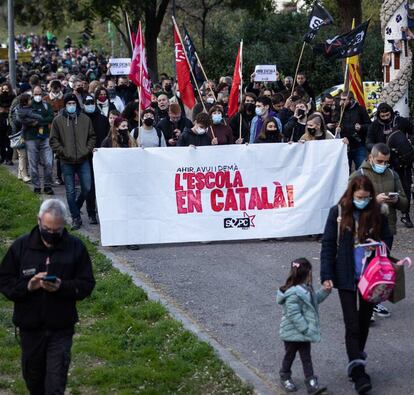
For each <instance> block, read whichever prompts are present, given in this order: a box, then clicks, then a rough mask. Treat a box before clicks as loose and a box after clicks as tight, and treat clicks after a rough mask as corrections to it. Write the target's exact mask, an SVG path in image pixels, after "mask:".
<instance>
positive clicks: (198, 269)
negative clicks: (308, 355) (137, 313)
mask: <svg viewBox="0 0 414 395" xmlns="http://www.w3.org/2000/svg"><path fill="white" fill-rule="evenodd" d="M55 191H56V193H57V196H58V197H60V198H62V199H63V200H64V201H65V198H64V187H63V186H59V187H55ZM83 211H84V214H83V222H84V226H83V228H82V230H81V232H82V233H83V234H85V235H87V236H88V237H90V238H91V239H92V240H98V239H99V226H96V225H95V226H92V225H89V224H88V219H87V216H86V215H85V212H86V210H85V209H83ZM413 235H414V230H413V229H406V228H404V227H403V226H402V225H399V227H398V235H397V238H396V240H395V243H394V249H393V255H394V256H396V257H404V256H407V255H408V256H411V257H414V246H413V241H414V239H413ZM101 250H102V251H103V252H107V253H109V254H110V255H111V254H112V255H114V256H116V257H117V258H119V259H120V260H122V261H123V262H125V264H126V265H127V266H128V267H129V269H130V270H131V272H132V273H136V274H137V275H138V276H139V278H140V279H142V280H143V281H144V282H145V283H146V284H148V285H149V286H151V287H153V288H155V289H156V290H157V291H158V292H159V293H160V294H161V295H164V296H165V298H166V299H167V300H170V301H171V302H172V303H173V304H174V305H175V306H177V307H178V308H179V309H181V310H182V311H183V312H184V313H185V314H186V315H187V316H188V317H190V318H191V319H192V320H194V321H195V322H196V323H197V324H198V325H199V326H200V327H202V328H203V329H204V330H205V331H206V332H207V333H208V335H210V336H211V337H212V338H213V339H215V341H216V342H217V343H219V344H221V345H222V346H223V347H224V349H227V350H228V351H230V352H231V353H232V354H233V355H234V356H235V357H236V358H237V359H238V360H239V361H240V362H241V363H242V364H244V365H245V366H246V367H248V368H249V369H251V370H252V371H253V372H255V373H256V374H257V375H259V376H260V377H261V378H263V380H264V382H266V383H268V387H269V389H270V390H269V391H270V393H274V394H281V393H283V392H282V391H281V389H280V387H278V370H279V366H280V362H281V359H282V357H283V344H282V342H281V341H280V339H279V337H278V329H279V323H280V319H281V308H280V306H278V305H277V304H276V298H275V295H276V291H277V289H278V287H279V286H280V285H282V284H283V283H284V280H285V279H286V277H287V273H288V271H289V264H290V262H291V261H292V259H295V258H298V257H306V258H308V259H309V260H310V261H311V262H312V264H313V267H314V286H315V287H317V286H318V283H319V254H320V244H319V243H318V242H316V241H314V240H313V239H311V238H309V237H304V238H296V239H283V240H266V241H242V242H226V243H211V244H198V243H197V244H182V245H156V246H154V245H151V246H143V247H142V248H141V249H140V250H138V251H132V250H128V249H126V248H125V247H106V248H102V249H101ZM413 279H414V268H413V269H411V270H406V288H407V297H406V299H405V300H403V301H402V302H400V303H398V304H396V305H392V304H391V303H387V304H386V305H387V307H389V308H390V311H391V317H390V318H382V319H381V318H377V320H376V322H375V323H374V324H373V325H372V327H371V330H370V334H369V339H368V344H367V348H366V351H367V352H368V365H367V372H368V373H369V374H370V375H371V378H372V383H373V387H374V389H373V390H372V391H371V394H376V395H397V394H398V395H408V394H412V393H414V375H413V373H412V372H413V365H414V364H413V355H414V340H413V336H412V328H413V326H414V302H413V292H414V286H413V284H412V282H413ZM320 319H321V327H322V341H321V343H319V344H315V345H314V346H313V348H312V356H313V363H314V369H315V373H316V374H317V376H318V377H319V380H320V382H321V383H322V384H326V385H327V386H328V388H329V390H330V393H331V394H338V395H345V394H353V393H355V391H354V390H353V389H352V385H351V383H350V382H349V381H348V379H347V377H346V365H347V357H346V353H345V342H344V325H343V320H342V314H341V309H340V305H339V300H338V295H337V292H336V291H334V292H333V293H332V294H331V295H330V296H329V297H328V299H327V300H326V301H325V302H324V303H323V304H322V305H321V306H320ZM293 377H294V380H295V381H296V382H297V384H298V386H299V387H300V389H299V392H297V393H298V394H299V395H301V394H305V393H306V391H305V388H304V383H303V373H302V369H301V363H300V361H299V358H298V359H297V360H296V361H295V363H294V367H293Z"/></svg>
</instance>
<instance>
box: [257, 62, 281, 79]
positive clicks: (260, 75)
mask: <svg viewBox="0 0 414 395" xmlns="http://www.w3.org/2000/svg"><path fill="white" fill-rule="evenodd" d="M254 73H255V76H254V80H255V81H256V82H267V81H276V73H277V70H276V65H257V66H256V67H255V69H254Z"/></svg>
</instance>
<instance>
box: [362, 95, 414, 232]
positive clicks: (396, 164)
mask: <svg viewBox="0 0 414 395" xmlns="http://www.w3.org/2000/svg"><path fill="white" fill-rule="evenodd" d="M394 131H401V132H402V133H403V134H404V136H405V139H404V140H405V142H404V140H401V141H400V144H405V145H406V147H402V150H400V149H399V150H398V151H400V152H405V150H407V149H409V148H410V144H411V145H413V144H414V126H413V124H412V122H411V121H410V120H409V119H408V118H404V117H401V116H400V115H399V114H398V113H395V112H394V110H393V109H392V107H391V106H390V105H388V104H387V103H381V104H379V105H378V108H377V114H376V118H375V120H374V122H372V124H371V125H370V126H369V128H368V134H367V149H368V150H370V149H372V147H373V146H374V144H377V143H386V144H388V142H389V137H390V136H391V134H392V133H393V132H394ZM407 147H408V148H407ZM390 166H391V167H392V168H393V170H395V171H396V172H397V173H398V175H399V177H400V180H401V183H402V185H403V188H404V191H405V194H406V196H407V199H408V208H407V210H406V211H405V212H403V216H402V218H401V221H402V222H403V223H404V225H405V226H406V227H407V228H413V227H414V225H413V223H412V221H411V218H410V213H409V207H410V204H411V183H412V163H411V162H410V161H408V163H407V162H403V161H400V160H399V158H398V157H397V155H395V154H394V151H392V150H391V158H390Z"/></svg>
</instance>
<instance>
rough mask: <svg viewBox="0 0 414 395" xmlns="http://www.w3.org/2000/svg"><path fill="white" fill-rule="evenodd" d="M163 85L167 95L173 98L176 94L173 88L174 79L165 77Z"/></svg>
mask: <svg viewBox="0 0 414 395" xmlns="http://www.w3.org/2000/svg"><path fill="white" fill-rule="evenodd" d="M161 87H162V90H163V91H164V92H165V94H166V95H167V97H168V99H171V98H172V97H173V96H174V93H173V89H172V88H173V84H172V80H171V79H170V78H164V79H163V80H162V81H161Z"/></svg>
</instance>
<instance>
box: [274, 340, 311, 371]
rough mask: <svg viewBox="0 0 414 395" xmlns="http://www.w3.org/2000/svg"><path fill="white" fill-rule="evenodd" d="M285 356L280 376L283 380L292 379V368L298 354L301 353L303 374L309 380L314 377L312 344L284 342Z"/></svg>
mask: <svg viewBox="0 0 414 395" xmlns="http://www.w3.org/2000/svg"><path fill="white" fill-rule="evenodd" d="M284 343H285V351H286V352H285V356H284V358H283V361H282V368H281V369H280V372H279V373H280V376H281V377H282V379H288V378H290V376H291V374H292V371H291V367H292V364H293V361H294V360H295V357H296V353H297V352H298V351H299V356H300V359H301V361H302V367H303V373H304V375H305V378H306V379H308V378H310V377H312V376H313V365H312V358H311V344H310V342H284Z"/></svg>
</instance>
